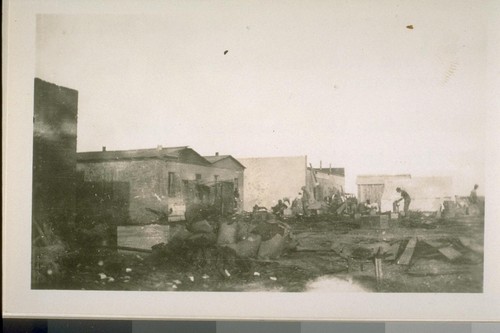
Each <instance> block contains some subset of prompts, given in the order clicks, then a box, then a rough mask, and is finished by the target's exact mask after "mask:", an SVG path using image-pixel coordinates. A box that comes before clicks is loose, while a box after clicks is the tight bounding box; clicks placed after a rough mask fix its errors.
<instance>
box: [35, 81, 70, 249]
mask: <svg viewBox="0 0 500 333" xmlns="http://www.w3.org/2000/svg"><path fill="white" fill-rule="evenodd" d="M34 97H35V101H34V117H33V208H32V209H33V210H32V214H33V215H32V218H33V226H34V227H33V237H34V239H39V238H40V230H42V232H43V230H47V229H50V231H52V232H53V233H55V234H60V233H64V232H65V229H68V228H70V227H71V226H72V225H73V224H74V218H75V202H76V138H77V112H78V92H77V91H76V90H73V89H68V88H64V87H60V86H57V85H55V84H52V83H48V82H45V81H42V80H40V79H38V78H36V79H35V96H34ZM68 231H69V229H68Z"/></svg>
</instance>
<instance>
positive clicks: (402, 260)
mask: <svg viewBox="0 0 500 333" xmlns="http://www.w3.org/2000/svg"><path fill="white" fill-rule="evenodd" d="M416 245H417V238H415V237H413V238H412V239H410V241H409V242H408V244H407V245H406V248H405V250H404V252H403V254H402V255H401V257H399V260H398V265H409V264H410V261H411V257H412V256H413V252H414V251H415V246H416Z"/></svg>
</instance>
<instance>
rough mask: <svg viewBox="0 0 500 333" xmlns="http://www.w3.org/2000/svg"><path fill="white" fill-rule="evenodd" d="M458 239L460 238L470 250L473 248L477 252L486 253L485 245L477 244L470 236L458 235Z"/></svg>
mask: <svg viewBox="0 0 500 333" xmlns="http://www.w3.org/2000/svg"><path fill="white" fill-rule="evenodd" d="M458 239H459V240H460V243H462V245H463V246H465V247H466V248H468V249H469V250H472V251H474V252H477V253H484V247H483V246H481V245H478V244H475V243H474V242H473V241H472V240H471V239H470V238H466V237H458Z"/></svg>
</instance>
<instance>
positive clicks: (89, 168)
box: [78, 159, 240, 225]
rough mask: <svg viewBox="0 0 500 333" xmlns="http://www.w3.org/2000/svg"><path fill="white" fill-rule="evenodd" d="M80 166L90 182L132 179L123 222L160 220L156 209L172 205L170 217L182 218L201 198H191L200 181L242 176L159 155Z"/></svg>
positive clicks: (211, 181) (124, 223)
mask: <svg viewBox="0 0 500 333" xmlns="http://www.w3.org/2000/svg"><path fill="white" fill-rule="evenodd" d="M78 170H79V171H81V172H83V173H84V180H85V181H86V182H98V181H106V182H127V183H128V186H129V191H130V193H129V196H130V197H129V207H128V210H129V220H127V221H123V225H126V224H148V223H156V222H158V215H157V214H155V213H154V211H155V212H158V213H165V214H166V213H168V212H169V209H172V210H173V212H172V214H171V216H170V218H169V219H170V220H182V219H184V213H185V211H186V207H187V205H188V204H189V203H197V202H198V201H196V202H188V200H187V199H188V198H193V200H195V198H196V195H195V194H194V193H189V191H195V190H196V184H197V183H199V184H205V185H208V186H210V185H213V184H214V183H215V176H216V175H217V176H218V177H217V180H218V181H231V182H232V181H233V180H234V179H235V178H238V177H239V176H240V175H239V174H238V172H237V171H234V170H229V169H223V168H213V167H210V166H202V165H196V164H185V163H178V162H173V161H163V160H158V159H143V160H120V161H102V162H79V163H78ZM169 174H170V175H169ZM197 175H200V176H201V178H200V179H199V180H197ZM207 199H209V198H207Z"/></svg>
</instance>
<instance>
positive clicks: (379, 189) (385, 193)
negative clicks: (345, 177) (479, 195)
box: [356, 174, 454, 212]
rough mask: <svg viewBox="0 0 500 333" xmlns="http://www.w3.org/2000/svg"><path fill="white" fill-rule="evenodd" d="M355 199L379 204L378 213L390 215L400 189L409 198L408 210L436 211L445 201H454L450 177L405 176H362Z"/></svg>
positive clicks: (358, 181) (358, 178)
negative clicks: (389, 212)
mask: <svg viewBox="0 0 500 333" xmlns="http://www.w3.org/2000/svg"><path fill="white" fill-rule="evenodd" d="M356 182H357V185H358V199H359V200H360V201H366V200H367V199H368V200H370V201H371V202H372V203H377V204H379V206H380V208H381V211H383V212H385V211H391V210H392V203H393V202H394V201H395V200H397V199H399V198H400V197H401V196H400V194H399V193H397V192H396V188H398V187H400V188H402V189H404V190H405V191H407V192H408V194H409V195H410V197H411V205H410V210H418V211H426V212H432V211H438V210H439V208H440V206H441V204H442V203H443V201H445V200H453V198H454V195H453V179H452V177H412V176H411V175H409V174H405V175H363V176H358V177H357V181H356Z"/></svg>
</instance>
